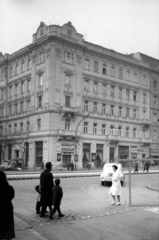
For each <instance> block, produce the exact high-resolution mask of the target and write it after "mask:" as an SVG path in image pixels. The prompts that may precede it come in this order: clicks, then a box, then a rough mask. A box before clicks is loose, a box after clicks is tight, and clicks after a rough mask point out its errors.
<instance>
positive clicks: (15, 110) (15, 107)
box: [14, 103, 18, 114]
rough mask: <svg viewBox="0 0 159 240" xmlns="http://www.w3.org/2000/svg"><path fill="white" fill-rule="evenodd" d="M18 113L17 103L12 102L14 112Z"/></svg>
mask: <svg viewBox="0 0 159 240" xmlns="http://www.w3.org/2000/svg"><path fill="white" fill-rule="evenodd" d="M17 113H18V104H17V103H16V104H14V114H17Z"/></svg>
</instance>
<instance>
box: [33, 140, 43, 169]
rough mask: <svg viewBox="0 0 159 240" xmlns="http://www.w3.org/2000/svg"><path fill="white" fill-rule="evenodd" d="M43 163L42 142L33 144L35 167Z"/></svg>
mask: <svg viewBox="0 0 159 240" xmlns="http://www.w3.org/2000/svg"><path fill="white" fill-rule="evenodd" d="M42 161H43V142H36V143H35V165H36V166H40V164H41V162H42Z"/></svg>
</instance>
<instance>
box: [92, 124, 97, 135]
mask: <svg viewBox="0 0 159 240" xmlns="http://www.w3.org/2000/svg"><path fill="white" fill-rule="evenodd" d="M93 134H97V123H93Z"/></svg>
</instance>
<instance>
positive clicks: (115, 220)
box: [15, 207, 159, 240]
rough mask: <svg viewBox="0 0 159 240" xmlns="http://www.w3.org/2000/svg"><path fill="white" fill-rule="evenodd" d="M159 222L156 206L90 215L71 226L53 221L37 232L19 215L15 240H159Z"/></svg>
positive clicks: (38, 228) (16, 221)
mask: <svg viewBox="0 0 159 240" xmlns="http://www.w3.org/2000/svg"><path fill="white" fill-rule="evenodd" d="M158 223H159V209H158V208H152V207H151V208H146V207H145V208H138V209H136V208H130V209H127V210H126V211H123V212H122V211H119V210H118V208H115V210H113V211H112V212H111V213H103V214H102V215H101V214H100V215H99V216H97V217H96V218H93V217H91V216H88V218H87V219H83V220H79V221H73V220H72V222H71V223H69V224H66V223H62V222H60V221H56V222H54V221H52V222H50V223H49V224H47V225H45V226H42V225H40V226H35V227H34V228H35V229H33V228H31V226H29V225H28V224H27V223H25V222H24V221H22V220H20V219H19V218H17V217H16V216H15V234H16V238H15V240H53V239H54V240H62V239H64V240H75V239H76V240H92V239H94V240H97V239H103V240H104V239H107V240H126V239H129V240H136V239H141V240H150V239H151V240H158V239H159V228H158ZM70 224H71V225H70ZM41 233H42V234H43V235H42V234H41Z"/></svg>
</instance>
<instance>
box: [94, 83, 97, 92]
mask: <svg viewBox="0 0 159 240" xmlns="http://www.w3.org/2000/svg"><path fill="white" fill-rule="evenodd" d="M94 93H97V83H94Z"/></svg>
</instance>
